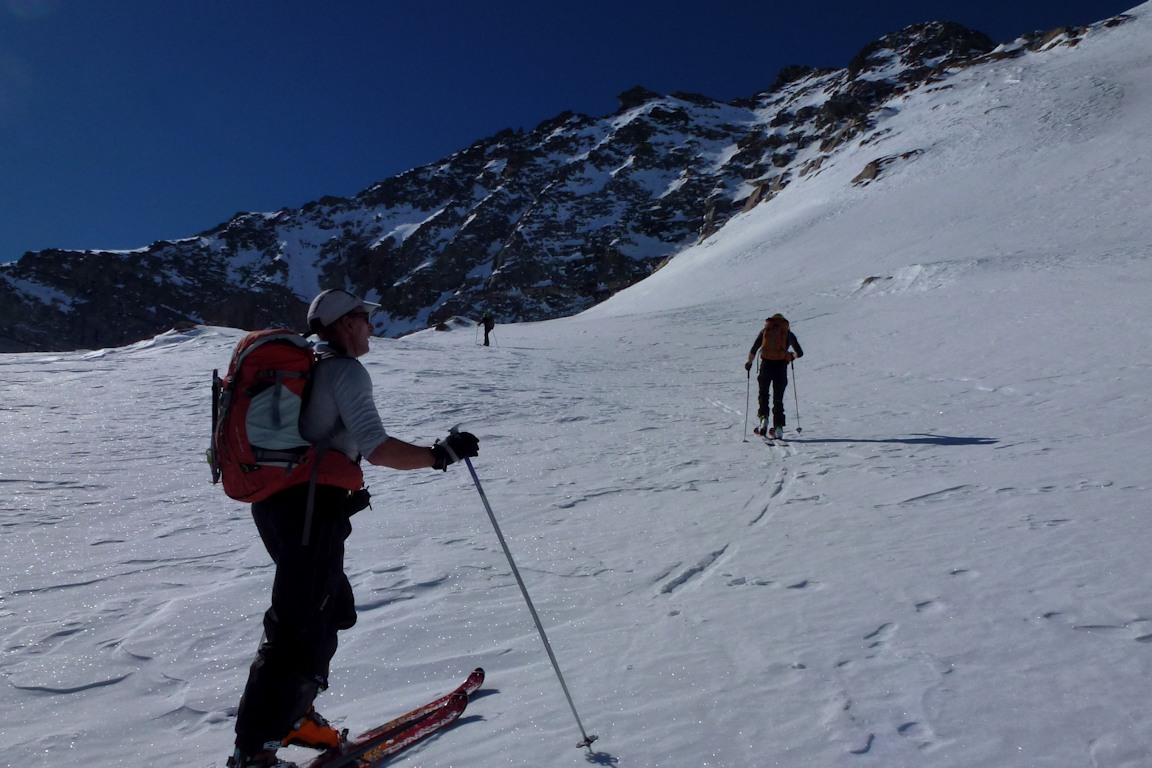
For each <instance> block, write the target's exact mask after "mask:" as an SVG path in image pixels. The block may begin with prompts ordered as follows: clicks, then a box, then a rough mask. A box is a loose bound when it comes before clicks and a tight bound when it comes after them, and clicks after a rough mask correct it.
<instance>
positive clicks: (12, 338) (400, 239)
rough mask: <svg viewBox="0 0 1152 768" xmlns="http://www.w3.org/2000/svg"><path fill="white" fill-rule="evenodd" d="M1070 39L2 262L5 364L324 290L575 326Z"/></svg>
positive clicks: (625, 124)
mask: <svg viewBox="0 0 1152 768" xmlns="http://www.w3.org/2000/svg"><path fill="white" fill-rule="evenodd" d="M1118 18H1119V17H1118ZM1112 21H1113V22H1115V20H1112ZM1105 23H1108V22H1105ZM1115 23H1118V22H1115ZM1083 32H1084V30H1071V31H1070V30H1067V29H1065V30H1058V31H1057V33H1055V34H1053V35H1051V36H1043V35H1040V34H1039V33H1037V34H1036V35H1033V36H1029V37H1028V38H1022V39H1021V40H1020V41H1017V44H1016V45H1015V46H1008V47H1005V46H1001V47H1000V48H997V47H996V46H995V45H994V44H993V43H992V41H991V40H989V39H988V38H987V37H986V36H985V35H983V34H981V33H979V32H973V31H972V30H968V29H965V28H964V27H961V26H960V25H958V24H952V23H946V22H933V23H929V24H921V25H916V26H913V27H909V28H907V29H905V30H902V31H900V32H898V33H894V34H891V35H887V36H885V37H884V38H882V39H880V40H878V41H876V42H875V43H872V44H870V45H868V46H866V47H865V48H864V49H863V50H862V51H860V53H859V54H858V55H857V56H856V57H855V58H853V59H852V61H851V63H850V64H849V65H848V66H847V67H846V68H844V69H840V70H827V69H823V70H821V69H813V68H811V67H801V66H792V67H786V68H785V69H783V70H782V71H781V72H780V74H779V76H778V77H777V78H776V81H775V83H774V84H773V86H772V87H771V89H769V90H768V91H765V92H762V93H760V94H757V95H755V96H754V97H751V98H748V99H741V100H738V101H736V102H732V103H722V102H717V101H714V100H711V99H708V98H705V97H703V96H697V95H693V94H677V95H673V96H662V95H660V94H657V93H653V92H651V91H648V90H646V89H644V88H641V87H636V88H633V89H631V90H629V91H628V92H626V93H624V94H622V95H621V96H620V97H619V101H620V108H619V110H618V111H617V112H616V113H614V114H612V115H608V116H606V117H602V118H592V117H587V116H584V115H577V114H572V113H565V114H561V115H558V116H556V117H555V118H552V119H551V120H548V121H545V122H543V123H541V124H540V125H539V126H537V127H536V128H534V129H533V130H531V131H513V130H506V131H503V132H501V133H498V134H496V135H495V136H491V137H489V138H486V139H483V140H481V141H478V142H476V143H475V144H473V145H472V146H470V147H467V148H466V149H463V150H461V151H459V152H457V153H455V154H453V155H451V156H449V157H446V158H444V159H443V160H441V161H439V162H436V163H433V164H430V165H427V166H424V167H421V168H415V169H413V170H411V171H408V172H406V173H403V174H400V175H398V176H395V177H392V178H389V179H385V180H383V181H380V182H379V183H377V184H375V185H373V186H371V187H369V188H368V189H366V190H364V191H362V192H361V193H359V194H357V195H356V196H355V197H352V198H332V197H328V198H322V199H320V200H317V201H316V202H313V203H309V204H307V205H305V206H303V207H302V208H300V209H297V210H281V211H277V212H275V213H268V214H257V213H245V214H237V215H236V216H235V217H234V218H232V219H231V220H230V221H228V222H225V223H223V224H221V225H219V226H217V227H215V228H213V229H210V230H208V231H205V232H203V233H202V234H200V235H198V236H196V237H193V238H188V239H184V240H177V241H160V242H157V243H153V244H152V245H150V246H148V247H146V248H142V249H139V250H134V251H121V252H102V251H82V252H80V251H56V250H47V251H40V252H36V253H28V254H25V255H24V257H23V258H21V259H20V260H19V261H17V262H14V263H12V264H8V265H5V266H3V267H0V351H26V350H62V349H76V348H91V347H103V346H114V345H121V344H126V343H130V342H133V341H136V340H139V339H141V338H146V337H149V336H152V335H155V334H156V333H159V332H162V331H164V330H167V329H169V328H171V327H173V326H176V325H180V324H186V323H203V324H212V325H227V326H234V327H240V328H260V327H266V326H268V325H284V326H287V327H301V326H302V325H303V316H304V311H305V307H306V304H307V302H308V301H309V300H310V299H311V298H312V296H313V295H314V293H315V292H317V291H319V290H320V289H323V288H329V287H345V288H348V289H349V290H353V291H355V292H358V293H360V294H363V295H365V296H368V297H370V298H373V299H374V300H377V301H380V302H381V303H382V304H383V309H382V311H381V312H379V313H378V314H377V331H378V332H379V333H381V334H386V335H391V336H397V335H402V334H404V333H408V332H410V331H413V330H418V329H421V328H426V327H429V326H434V325H436V324H437V323H440V322H443V321H445V320H447V319H448V318H451V317H453V316H456V315H465V316H469V315H471V316H479V315H481V314H484V313H489V314H491V315H492V316H493V317H494V318H495V319H496V320H497V321H498V322H513V321H520V320H523V321H529V320H542V319H548V318H552V317H558V316H563V315H567V314H572V313H575V312H578V311H581V310H583V309H586V308H587V307H589V306H591V305H593V304H595V303H597V302H599V301H602V300H603V299H605V298H607V297H609V296H611V295H612V294H613V293H615V292H617V291H619V290H621V289H623V288H625V287H627V286H629V285H632V284H633V283H635V282H637V281H639V280H642V279H643V278H644V277H646V276H647V275H649V274H650V273H651V272H652V271H653V270H654V269H656V268H657V267H658V266H659V265H660V264H661V263H663V262H664V261H666V260H667V259H668V258H670V257H672V256H673V255H675V254H676V253H677V252H678V251H680V250H682V249H683V248H684V247H686V246H688V245H690V244H692V243H695V242H697V241H698V240H699V239H701V238H703V237H707V236H708V235H710V234H712V233H714V232H716V231H717V230H718V229H720V228H721V227H722V226H723V225H724V223H725V222H727V220H728V219H729V218H731V217H732V216H733V215H735V214H737V213H739V212H740V211H742V210H747V209H748V208H751V207H753V206H755V205H762V204H765V203H767V202H769V201H771V200H772V198H773V197H775V196H776V195H777V194H779V192H780V191H781V190H783V189H784V188H786V187H787V186H788V185H789V184H790V183H792V182H793V181H795V180H796V179H798V178H800V177H803V176H804V175H806V174H809V173H814V172H817V171H819V169H820V168H821V167H823V166H824V165H825V164H826V163H828V162H832V161H834V156H835V154H836V153H837V151H838V150H839V149H840V148H842V147H843V146H844V145H845V144H846V143H848V142H850V141H853V140H855V139H858V138H859V137H860V136H861V135H862V134H867V133H868V132H869V131H872V130H873V129H874V128H875V126H876V122H877V119H878V116H879V115H880V114H881V112H882V109H883V107H884V105H885V104H886V103H887V102H889V101H890V100H891V99H892V97H893V96H895V95H899V94H901V93H904V92H906V91H908V90H910V89H912V88H916V87H918V86H920V85H923V84H925V83H930V82H935V81H937V80H940V79H942V78H944V77H946V76H947V73H948V72H949V71H950V70H954V69H956V68H958V67H963V66H973V65H979V64H980V63H981V62H983V61H988V60H989V59H992V58H1002V57H1005V56H1013V55H1025V54H1026V53H1027V52H1028V51H1030V50H1036V49H1039V48H1042V47H1045V46H1049V47H1050V46H1051V45H1056V44H1062V43H1064V44H1073V45H1074V44H1075V43H1076V42H1078V41H1079V39H1080V37H1081V36H1082V34H1083ZM890 162H892V159H891V158H878V159H877V161H876V165H875V167H874V168H872V169H871V171H870V174H871V175H868V174H865V175H866V176H868V178H860V179H858V183H862V182H865V181H867V180H869V179H870V178H875V176H876V175H878V174H879V173H880V172H881V171H882V169H883V167H884V166H885V165H886V164H888V163H890Z"/></svg>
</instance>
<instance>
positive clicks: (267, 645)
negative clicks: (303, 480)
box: [236, 484, 356, 755]
mask: <svg viewBox="0 0 1152 768" xmlns="http://www.w3.org/2000/svg"><path fill="white" fill-rule="evenodd" d="M347 498H348V491H346V490H344V489H342V488H335V487H333V486H325V485H318V486H316V497H315V504H314V510H313V515H312V531H311V535H310V541H309V543H308V544H307V545H304V544H303V543H302V542H303V537H304V518H305V512H306V507H307V500H308V486H307V484H304V485H298V486H294V487H292V488H288V489H287V490H284V491H281V492H280V493H277V494H275V495H273V496H271V497H269V498H268V499H266V500H264V501H259V502H256V503H254V504H253V505H252V517H253V519H254V520H255V521H256V529H257V530H258V531H259V532H260V538H261V540H262V541H263V542H264V547H265V548H266V549H267V550H268V554H269V555H271V556H272V561H273V562H274V563H275V564H276V575H275V578H274V580H273V583H272V605H271V607H269V608H268V610H267V611H266V612H265V614H264V641H263V642H262V643H261V644H260V649H259V650H258V651H257V652H256V659H255V660H254V661H253V662H252V666H251V668H250V669H249V671H248V683H247V685H246V686H245V688H244V696H243V697H242V698H241V699H240V707H239V710H238V711H237V714H236V746H237V747H239V748H240V751H241V752H243V753H244V754H247V755H251V754H253V753H255V752H259V751H260V750H262V749H264V748H265V745H266V744H268V743H269V742H279V741H280V740H281V739H283V738H284V736H286V735H287V734H288V732H289V731H290V730H291V729H292V725H293V724H294V723H295V722H296V721H297V720H299V719H300V718H301V717H303V716H304V714H305V713H306V712H307V711H308V708H309V707H310V706H312V700H313V699H314V698H315V697H316V694H317V693H318V692H320V691H322V690H323V689H325V688H327V687H328V669H329V664H330V662H331V661H332V657H333V655H335V653H336V645H337V641H336V633H337V632H338V631H339V630H342V629H348V628H349V627H351V626H352V625H353V624H355V623H356V604H355V600H354V598H353V595H352V585H351V584H350V583H349V582H348V577H347V576H346V575H345V574H344V541H345V539H347V538H348V536H349V534H350V533H351V532H352V525H351V523H350V522H349V519H348V514H347V512H346V501H347Z"/></svg>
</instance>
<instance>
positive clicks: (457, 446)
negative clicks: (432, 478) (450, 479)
mask: <svg viewBox="0 0 1152 768" xmlns="http://www.w3.org/2000/svg"><path fill="white" fill-rule="evenodd" d="M479 453H480V441H479V440H477V439H476V435H474V434H472V433H471V432H453V433H452V434H450V435H448V437H446V438H444V439H443V440H437V441H436V444H435V445H433V446H432V456H433V461H432V469H439V470H441V471H443V472H447V471H448V465H449V464H455V463H456V462H457V461H460V459H466V458H471V457H473V456H475V455H477V454H479Z"/></svg>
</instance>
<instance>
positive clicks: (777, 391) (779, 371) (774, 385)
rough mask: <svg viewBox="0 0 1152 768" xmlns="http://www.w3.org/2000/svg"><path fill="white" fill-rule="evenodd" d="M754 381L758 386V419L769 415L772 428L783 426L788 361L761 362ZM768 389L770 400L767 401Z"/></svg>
mask: <svg viewBox="0 0 1152 768" xmlns="http://www.w3.org/2000/svg"><path fill="white" fill-rule="evenodd" d="M756 381H757V383H758V384H759V385H760V418H765V417H766V416H767V415H768V414H769V413H771V414H772V426H773V427H782V426H784V424H785V421H784V390H785V389H787V388H788V361H787V360H761V361H760V373H758V374H757V375H756ZM770 389H771V399H769V390H770ZM769 409H771V410H769Z"/></svg>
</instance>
